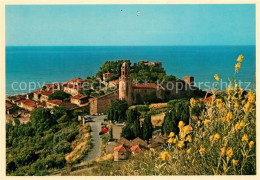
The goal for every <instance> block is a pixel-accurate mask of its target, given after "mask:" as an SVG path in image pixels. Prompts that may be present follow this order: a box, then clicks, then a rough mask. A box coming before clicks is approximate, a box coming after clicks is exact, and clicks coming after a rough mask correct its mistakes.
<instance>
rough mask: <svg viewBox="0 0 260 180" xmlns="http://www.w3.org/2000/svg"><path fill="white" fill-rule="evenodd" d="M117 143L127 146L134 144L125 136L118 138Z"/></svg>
mask: <svg viewBox="0 0 260 180" xmlns="http://www.w3.org/2000/svg"><path fill="white" fill-rule="evenodd" d="M116 143H117V146H118V145H122V144H124V145H126V146H127V147H131V145H132V144H131V141H129V140H128V139H126V138H123V137H121V138H120V139H118V140H117V141H116Z"/></svg>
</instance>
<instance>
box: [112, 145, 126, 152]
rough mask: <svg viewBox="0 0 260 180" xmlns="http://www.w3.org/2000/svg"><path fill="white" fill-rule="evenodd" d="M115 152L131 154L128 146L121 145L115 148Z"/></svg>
mask: <svg viewBox="0 0 260 180" xmlns="http://www.w3.org/2000/svg"><path fill="white" fill-rule="evenodd" d="M114 151H116V152H130V149H129V148H128V147H127V146H126V145H124V144H121V145H119V146H117V147H115V148H114Z"/></svg>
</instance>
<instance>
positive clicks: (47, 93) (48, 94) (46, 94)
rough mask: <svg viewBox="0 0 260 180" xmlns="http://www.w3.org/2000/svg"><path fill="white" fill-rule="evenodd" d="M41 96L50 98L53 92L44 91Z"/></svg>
mask: <svg viewBox="0 0 260 180" xmlns="http://www.w3.org/2000/svg"><path fill="white" fill-rule="evenodd" d="M41 94H42V95H45V96H50V95H52V94H53V91H52V90H50V91H43V92H42V93H41Z"/></svg>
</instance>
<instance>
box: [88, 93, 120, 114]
mask: <svg viewBox="0 0 260 180" xmlns="http://www.w3.org/2000/svg"><path fill="white" fill-rule="evenodd" d="M118 97H119V91H118V90H117V91H113V92H111V93H109V94H106V95H104V96H100V97H95V98H91V99H89V103H90V107H89V108H90V109H89V113H90V114H91V115H95V114H100V113H104V112H105V110H106V109H107V107H109V106H110V105H111V102H112V101H113V100H117V99H118Z"/></svg>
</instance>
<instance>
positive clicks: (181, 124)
mask: <svg viewBox="0 0 260 180" xmlns="http://www.w3.org/2000/svg"><path fill="white" fill-rule="evenodd" d="M178 127H179V128H180V129H182V128H183V127H184V122H183V121H180V122H179V124H178Z"/></svg>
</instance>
